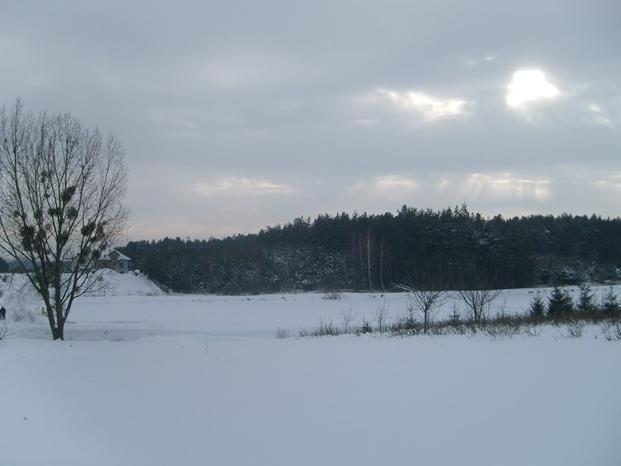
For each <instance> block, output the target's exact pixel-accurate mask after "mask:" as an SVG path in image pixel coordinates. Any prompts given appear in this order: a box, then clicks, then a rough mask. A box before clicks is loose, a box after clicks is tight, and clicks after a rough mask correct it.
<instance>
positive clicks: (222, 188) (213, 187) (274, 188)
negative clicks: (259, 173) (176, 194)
mask: <svg viewBox="0 0 621 466" xmlns="http://www.w3.org/2000/svg"><path fill="white" fill-rule="evenodd" d="M191 190H192V191H193V192H194V193H196V194H199V195H201V196H213V195H219V194H250V195H257V194H288V193H291V192H294V191H295V189H294V188H293V187H292V186H288V185H284V184H278V183H273V182H271V181H268V180H257V179H250V178H242V177H235V176H232V177H224V178H218V179H214V180H211V181H205V182H200V183H196V184H194V185H193V186H192V187H191Z"/></svg>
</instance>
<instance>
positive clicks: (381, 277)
mask: <svg viewBox="0 0 621 466" xmlns="http://www.w3.org/2000/svg"><path fill="white" fill-rule="evenodd" d="M379 273H380V284H381V286H382V293H383V292H384V291H385V289H384V236H382V241H381V242H380V266H379Z"/></svg>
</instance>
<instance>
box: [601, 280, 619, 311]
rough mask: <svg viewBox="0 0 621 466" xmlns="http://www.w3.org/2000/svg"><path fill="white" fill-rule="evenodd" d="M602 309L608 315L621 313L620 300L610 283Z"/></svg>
mask: <svg viewBox="0 0 621 466" xmlns="http://www.w3.org/2000/svg"><path fill="white" fill-rule="evenodd" d="M602 311H604V313H606V315H608V316H618V315H619V314H620V313H621V306H619V301H618V299H617V295H616V294H615V291H614V289H613V287H612V285H610V287H609V288H608V291H607V292H606V293H605V294H604V299H603V302H602Z"/></svg>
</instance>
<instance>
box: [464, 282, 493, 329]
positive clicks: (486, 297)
mask: <svg viewBox="0 0 621 466" xmlns="http://www.w3.org/2000/svg"><path fill="white" fill-rule="evenodd" d="M458 293H459V296H461V299H462V300H463V301H464V303H465V304H466V306H467V307H468V309H469V310H470V314H471V316H472V320H473V321H474V322H475V323H479V322H481V321H483V320H485V317H486V316H487V312H488V311H489V307H490V306H491V304H492V303H493V302H494V300H495V299H496V298H498V296H500V291H498V290H490V289H478V290H459V291H458Z"/></svg>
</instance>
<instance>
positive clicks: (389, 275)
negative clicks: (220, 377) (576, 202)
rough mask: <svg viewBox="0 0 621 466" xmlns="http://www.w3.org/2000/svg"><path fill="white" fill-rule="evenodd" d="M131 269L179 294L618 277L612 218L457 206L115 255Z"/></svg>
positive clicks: (131, 246) (620, 264)
mask: <svg viewBox="0 0 621 466" xmlns="http://www.w3.org/2000/svg"><path fill="white" fill-rule="evenodd" d="M119 249H120V250H121V251H122V252H123V253H125V254H127V255H128V256H130V257H131V258H132V261H133V264H134V267H135V268H138V269H140V270H141V271H143V272H144V273H146V274H147V275H148V276H149V277H150V278H152V279H154V280H155V281H157V282H158V283H160V284H161V285H164V286H165V287H167V288H168V289H170V290H172V291H176V292H187V293H223V294H242V293H264V292H281V291H295V290H305V291H325V290H351V291H393V290H395V289H396V288H398V287H399V286H401V285H406V286H407V287H411V288H417V289H489V288H496V289H498V288H517V287H529V286H536V285H563V284H574V283H581V282H584V281H589V282H598V283H603V282H607V281H611V280H612V281H614V280H618V279H619V278H621V218H618V217H617V218H602V217H600V216H595V215H593V216H590V217H587V216H574V215H570V214H562V215H558V216H555V215H531V216H524V217H512V218H504V217H502V216H501V215H497V216H495V217H492V218H485V217H483V216H481V215H480V214H478V213H472V212H470V211H468V209H467V207H466V206H465V205H463V206H461V207H455V208H447V209H444V210H438V211H435V210H431V209H425V210H423V209H417V208H413V207H407V206H403V207H402V208H401V209H400V210H399V211H398V212H397V213H396V214H392V213H384V214H367V213H363V214H357V213H354V214H352V215H350V214H347V213H340V214H337V215H334V216H331V215H327V214H326V215H319V216H318V217H317V218H315V219H314V220H311V219H310V218H297V219H295V220H294V221H293V222H291V223H288V224H285V225H276V226H273V227H267V228H265V229H262V230H261V231H260V232H259V233H256V234H246V235H241V234H240V235H235V236H230V237H226V238H223V239H216V238H210V239H207V240H191V239H181V238H164V239H161V240H152V241H144V240H143V241H131V242H129V243H128V244H127V245H126V246H125V247H123V248H119Z"/></svg>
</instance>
